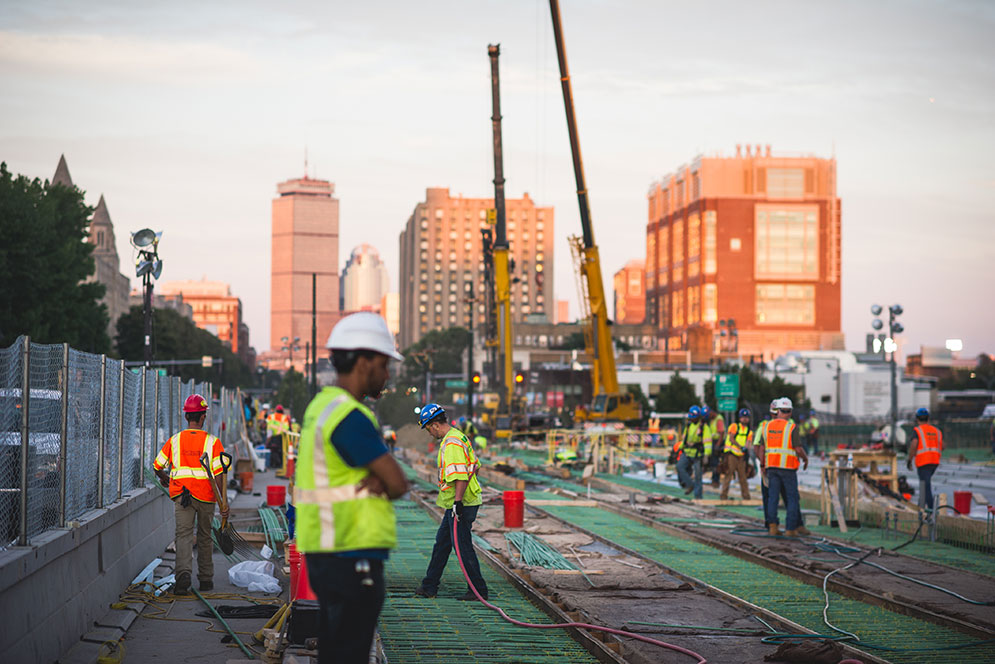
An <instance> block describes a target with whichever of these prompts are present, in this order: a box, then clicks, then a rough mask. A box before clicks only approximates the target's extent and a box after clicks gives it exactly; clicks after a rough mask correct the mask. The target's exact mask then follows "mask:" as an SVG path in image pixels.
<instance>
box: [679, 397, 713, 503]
mask: <svg viewBox="0 0 995 664" xmlns="http://www.w3.org/2000/svg"><path fill="white" fill-rule="evenodd" d="M701 414H702V413H701V408H699V407H698V406H691V408H689V409H688V419H687V423H686V424H685V425H684V431H683V432H682V433H681V444H680V452H681V457H680V458H679V459H678V460H677V477H678V480H679V481H680V483H681V486H683V487H684V493H685V494H688V493H691V492H692V491H694V497H695V498H701V475H702V472H703V471H702V461H703V460H704V459H705V458H707V457H708V456H709V455H710V454H711V453H712V439H711V438H709V437H707V436H705V424H704V422H702V419H701ZM692 472H693V474H694V477H693V478H692Z"/></svg>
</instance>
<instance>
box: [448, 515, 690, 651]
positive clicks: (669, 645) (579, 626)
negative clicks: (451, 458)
mask: <svg viewBox="0 0 995 664" xmlns="http://www.w3.org/2000/svg"><path fill="white" fill-rule="evenodd" d="M457 520H458V517H457V516H456V514H453V548H454V549H456V559H457V560H458V561H459V567H460V569H461V570H463V576H464V577H466V583H467V585H468V586H470V590H472V591H473V594H474V595H476V596H477V599H478V600H480V603H481V604H483V605H484V606H486V607H487V608H488V609H493V610H494V611H497V612H498V613H499V614H500V615H501V617H502V618H504V619H505V620H507V621H508V622H510V623H511V624H512V625H518V626H519V627H531V628H532V629H567V628H570V627H573V628H575V629H592V630H595V631H598V632H606V633H608V634H616V635H618V636H627V637H629V638H631V639H636V640H637V641H642V642H643V643H649V644H650V645H654V646H659V647H661V648H667V649H668V650H674V651H677V652H679V653H681V654H684V655H687V656H688V657H694V658H696V659H697V660H698V661H697V663H696V664H706V662H707V661H708V660H706V659H705V658H704V657H702V656H701V655H699V654H698V653H696V652H694V651H693V650H688V649H686V648H682V647H680V646H675V645H674V644H672V643H664V642H663V641H658V640H656V639H651V638H649V637H648V636H643V635H642V634H634V633H632V632H626V631H623V630H621V629H613V628H611V627H599V626H598V625H591V624H588V623H578V622H569V623H556V624H552V625H539V624H536V623H527V622H522V621H520V620H515V619H514V618H511V617H510V616H509V615H508V614H507V613H505V612H504V609H502V608H501V607H499V606H495V605H494V604H491V603H490V602H488V601H487V600H486V599H484V598H483V597H482V596H481V595H480V593H479V592H477V589H476V588H475V587H474V585H473V582H472V581H470V575H469V574H467V573H466V566H465V565H464V564H463V555H462V554H461V553H460V550H459V537H458V531H457V523H456V522H457Z"/></svg>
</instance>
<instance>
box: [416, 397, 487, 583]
mask: <svg viewBox="0 0 995 664" xmlns="http://www.w3.org/2000/svg"><path fill="white" fill-rule="evenodd" d="M418 423H419V424H420V425H421V428H422V429H425V431H428V432H429V433H430V434H431V435H432V437H433V438H435V439H436V440H441V441H442V443H441V444H440V445H439V496H438V498H436V500H435V504H436V505H438V506H439V507H441V508H442V509H444V510H446V513H445V516H444V517H443V518H442V523H441V524H440V525H439V531H438V532H437V533H436V535H435V546H434V547H432V559H431V560H430V561H429V563H428V571H426V572H425V578H424V579H423V580H422V582H421V585H420V586H418V587H417V588H416V589H415V594H416V595H418V596H419V597H435V595H436V593H437V592H438V591H439V582H440V581H441V580H442V572H443V571H444V570H445V569H446V563H447V562H448V561H449V553H450V552H451V551H452V548H453V518H454V517H455V519H456V523H457V526H456V537H457V539H456V544H457V546H459V555H460V556H461V557H462V559H463V565H464V566H465V567H466V573H467V575H468V576H469V577H470V581H471V583H473V587H474V588H476V589H477V592H479V593H480V596H481V597H483V598H484V599H487V583H486V582H485V581H484V577H483V575H481V573H480V563H479V562H478V561H477V553H476V552H475V551H474V550H473V539H472V537H471V532H470V529H471V528H472V527H473V521H474V519H476V518H477V511H478V510H479V509H480V505H481V503H483V500H481V498H480V493H481V491H480V482H478V481H477V470H478V469H479V468H480V463H479V462H478V461H477V455H476V454H474V452H473V447H472V446H471V445H470V439H469V438H467V437H466V434H464V433H463V432H462V431H460V430H459V429H457V428H456V427H453V426H450V425H449V422H448V420H447V419H446V411H445V410H443V408H442V406H440V405H439V404H436V403H429V404H425V405H424V406H422V408H421V410H420V411H419V413H418ZM458 599H461V600H467V601H469V600H475V599H477V597H476V595H474V594H473V591H472V590H471V589H469V588H467V590H466V593H464V594H463V595H461V596H460V597H459V598H458Z"/></svg>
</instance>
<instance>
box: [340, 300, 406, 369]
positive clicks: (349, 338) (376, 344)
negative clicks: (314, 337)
mask: <svg viewBox="0 0 995 664" xmlns="http://www.w3.org/2000/svg"><path fill="white" fill-rule="evenodd" d="M325 348H330V349H332V350H372V351H375V352H377V353H380V354H382V355H386V356H387V357H390V358H392V359H395V360H401V361H403V360H404V356H403V355H401V354H400V353H398V352H397V346H396V344H395V343H394V335H393V334H391V333H390V330H389V329H388V328H387V321H385V320H384V319H383V317H382V316H380V315H378V314H375V313H373V312H371V311H360V312H358V313H355V314H350V315H349V316H346V317H345V318H343V319H342V320H340V321H339V322H338V323H336V325H335V327H333V328H332V333H331V334H329V335H328V343H326V344H325Z"/></svg>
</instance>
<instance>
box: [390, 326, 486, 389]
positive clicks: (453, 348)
mask: <svg viewBox="0 0 995 664" xmlns="http://www.w3.org/2000/svg"><path fill="white" fill-rule="evenodd" d="M469 345H470V333H469V332H468V331H467V330H466V328H462V327H450V328H447V329H445V330H432V331H431V332H429V333H427V334H426V335H425V336H424V337H422V338H421V339H419V340H418V341H417V342H416V343H414V344H411V345H410V346H408V347H407V348H405V349H404V350H403V351H401V354H402V355H404V364H403V365H402V367H401V376H402V381H401V382H402V384H406V385H415V386H418V387H421V386H423V385H424V384H425V373H426V372H428V371H431V372H432V373H433V374H441V373H450V374H452V373H460V372H462V371H463V351H464V350H466V348H467V346H469Z"/></svg>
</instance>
